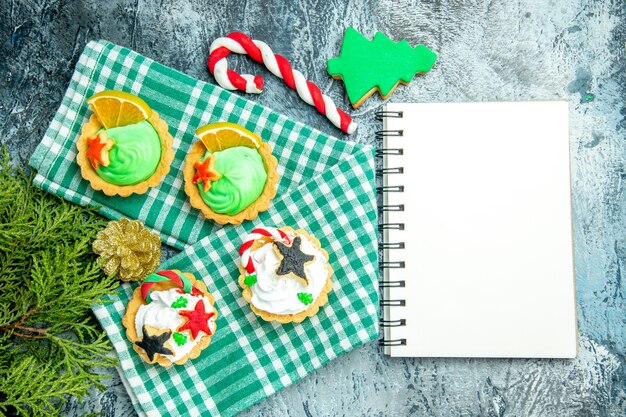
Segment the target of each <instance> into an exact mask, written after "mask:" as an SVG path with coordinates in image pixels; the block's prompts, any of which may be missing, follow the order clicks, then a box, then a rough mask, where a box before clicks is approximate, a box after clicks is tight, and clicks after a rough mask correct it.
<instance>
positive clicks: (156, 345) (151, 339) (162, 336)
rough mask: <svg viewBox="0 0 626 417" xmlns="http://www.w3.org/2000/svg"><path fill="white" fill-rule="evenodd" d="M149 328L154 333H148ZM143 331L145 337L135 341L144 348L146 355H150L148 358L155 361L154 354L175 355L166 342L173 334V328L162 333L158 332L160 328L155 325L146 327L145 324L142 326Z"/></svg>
mask: <svg viewBox="0 0 626 417" xmlns="http://www.w3.org/2000/svg"><path fill="white" fill-rule="evenodd" d="M149 330H151V331H153V334H152V335H150V334H148V332H149ZM142 331H143V339H141V340H139V341H137V342H135V344H136V345H137V346H139V347H140V348H142V349H143V350H144V352H146V355H148V359H150V362H154V356H155V355H156V354H157V353H159V354H161V355H173V354H174V353H173V352H172V351H171V350H170V349H169V348H167V347H165V343H166V342H167V341H168V340H169V338H170V337H171V336H172V331H171V330H165V331H164V332H162V333H157V332H158V330H157V329H154V328H153V327H149V328H146V325H145V324H144V325H143V327H142Z"/></svg>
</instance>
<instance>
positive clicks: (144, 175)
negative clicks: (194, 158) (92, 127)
mask: <svg viewBox="0 0 626 417" xmlns="http://www.w3.org/2000/svg"><path fill="white" fill-rule="evenodd" d="M102 131H104V132H105V133H106V134H107V136H108V137H109V138H110V139H113V142H115V143H114V145H113V147H112V148H111V150H110V151H109V159H110V163H109V165H108V166H106V167H105V166H100V167H98V168H96V172H97V173H98V175H99V176H100V178H102V179H103V180H105V181H106V182H108V183H111V184H115V185H134V184H138V183H140V182H142V181H145V180H147V179H148V178H150V177H151V176H152V174H154V171H156V169H157V167H158V166H159V162H160V161H161V140H160V139H159V135H158V133H157V132H156V130H154V127H152V125H151V124H150V123H149V122H148V121H146V120H144V121H141V122H139V123H135V124H132V125H127V126H120V127H114V128H111V129H103V130H101V131H100V132H102ZM100 132H98V133H100Z"/></svg>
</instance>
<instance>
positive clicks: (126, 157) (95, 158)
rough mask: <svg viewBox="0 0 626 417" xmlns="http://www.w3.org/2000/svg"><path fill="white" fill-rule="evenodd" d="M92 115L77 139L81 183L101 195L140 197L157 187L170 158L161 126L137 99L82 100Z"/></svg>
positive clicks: (107, 95) (117, 95) (102, 96)
mask: <svg viewBox="0 0 626 417" xmlns="http://www.w3.org/2000/svg"><path fill="white" fill-rule="evenodd" d="M87 103H88V104H89V105H90V106H91V109H92V110H93V111H94V114H93V115H92V116H91V118H90V119H89V122H87V123H86V124H85V125H84V126H83V128H82V133H81V135H80V137H79V138H78V142H77V148H78V154H77V157H76V161H77V162H78V165H80V168H81V174H82V176H83V178H85V179H86V180H88V181H89V182H90V183H91V186H92V187H93V188H94V189H96V190H101V191H102V192H103V193H105V194H106V195H110V196H113V195H120V196H122V197H127V196H129V195H131V194H143V193H145V192H146V191H147V190H148V188H150V187H154V186H156V185H159V183H160V182H161V180H162V179H163V177H164V176H165V175H166V174H167V173H168V172H169V170H170V164H171V162H172V160H173V159H174V152H173V150H172V144H173V142H174V140H173V138H172V136H171V135H170V134H169V132H168V128H167V124H166V123H165V122H164V121H163V120H161V119H160V118H159V115H158V114H157V113H156V112H155V111H153V110H152V109H151V108H150V107H149V106H148V104H147V103H146V102H145V101H143V100H142V99H141V98H139V97H137V96H135V95H133V94H129V93H125V92H123V91H116V90H107V91H101V92H99V93H97V94H94V95H93V96H92V97H90V98H89V99H88V100H87Z"/></svg>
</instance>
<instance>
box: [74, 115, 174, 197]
mask: <svg viewBox="0 0 626 417" xmlns="http://www.w3.org/2000/svg"><path fill="white" fill-rule="evenodd" d="M147 120H148V122H149V123H150V124H151V125H152V127H154V130H156V132H157V134H158V136H159V140H160V141H161V161H160V162H159V165H157V168H156V170H155V171H154V174H152V176H150V178H148V179H146V180H145V181H142V182H140V183H138V184H133V185H115V184H111V183H109V182H106V181H105V180H103V179H102V178H100V176H99V175H98V173H97V172H96V170H95V169H94V168H93V167H92V166H91V163H90V162H89V159H88V158H87V138H89V137H92V136H95V134H96V133H98V131H99V130H100V129H102V128H103V126H102V124H101V123H100V121H99V120H98V117H97V116H96V115H95V113H94V114H92V115H91V118H90V119H89V121H88V122H87V123H85V124H84V125H83V128H82V132H81V135H80V137H79V138H78V142H77V143H76V146H77V148H78V155H77V156H76V162H77V163H78V165H79V166H80V173H81V175H82V176H83V178H84V179H86V180H87V181H89V183H90V184H91V187H92V188H93V189H94V190H99V191H102V192H103V193H104V194H106V195H108V196H114V195H119V196H122V197H128V196H129V195H131V194H144V193H145V192H146V191H148V188H150V187H155V186H157V185H159V184H160V183H161V181H162V180H163V178H164V177H165V176H166V175H167V173H168V172H170V164H171V163H172V160H173V159H174V150H173V149H172V145H173V144H174V138H172V135H170V134H169V132H168V130H167V123H165V121H164V120H162V119H161V118H160V117H159V114H158V113H157V112H155V111H152V114H151V115H150V117H149V118H148V119H147Z"/></svg>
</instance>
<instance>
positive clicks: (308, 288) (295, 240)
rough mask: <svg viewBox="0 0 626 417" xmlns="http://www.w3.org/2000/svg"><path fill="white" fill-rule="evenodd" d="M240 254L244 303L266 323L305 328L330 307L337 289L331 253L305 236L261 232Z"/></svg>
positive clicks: (297, 232)
mask: <svg viewBox="0 0 626 417" xmlns="http://www.w3.org/2000/svg"><path fill="white" fill-rule="evenodd" d="M239 253H240V255H241V263H240V265H239V271H240V273H241V275H240V276H239V285H240V286H241V288H243V297H244V299H245V300H246V301H247V302H248V303H250V307H251V308H252V311H254V312H255V313H256V314H257V315H258V316H260V317H261V318H262V319H264V320H266V321H277V322H279V323H290V322H296V323H300V322H302V321H303V320H304V319H306V318H307V317H312V316H313V315H315V314H317V312H318V311H319V309H320V307H322V306H323V305H324V304H326V303H327V302H328V293H329V292H330V290H331V289H332V286H333V284H332V280H331V277H332V274H333V270H332V267H331V266H330V264H329V262H328V253H327V252H326V251H325V250H324V249H322V247H321V245H320V242H319V240H317V239H316V238H315V237H313V236H311V235H310V234H308V233H307V232H305V231H304V230H294V229H292V228H290V227H282V228H280V229H276V228H273V227H259V228H256V229H254V230H253V231H252V233H250V234H249V235H248V236H247V237H246V238H245V240H244V242H243V244H242V245H241V247H240V248H239Z"/></svg>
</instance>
